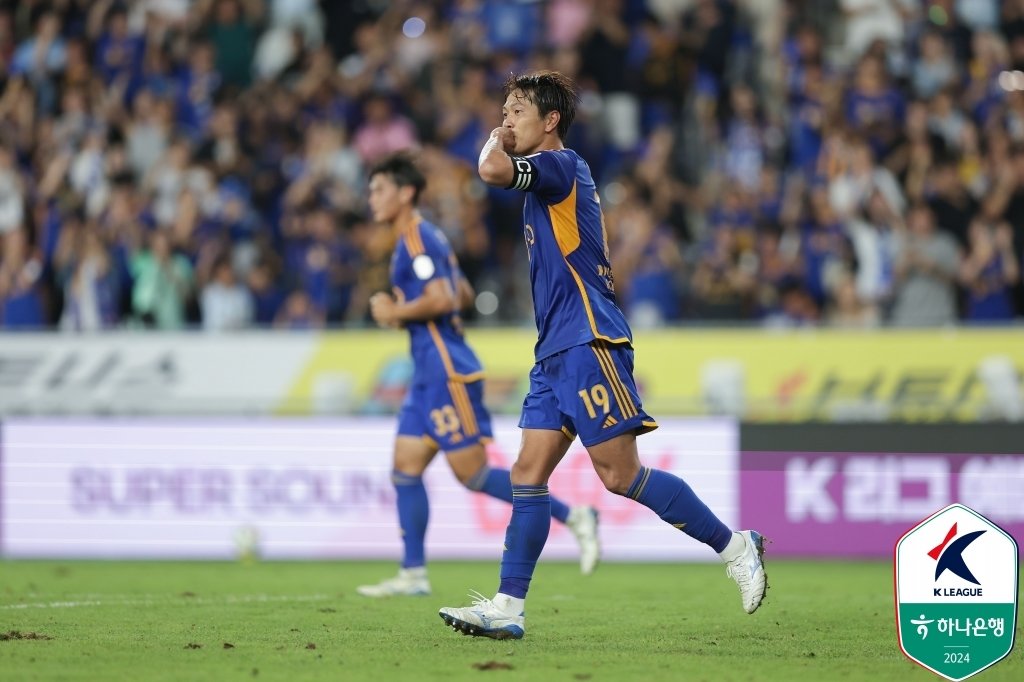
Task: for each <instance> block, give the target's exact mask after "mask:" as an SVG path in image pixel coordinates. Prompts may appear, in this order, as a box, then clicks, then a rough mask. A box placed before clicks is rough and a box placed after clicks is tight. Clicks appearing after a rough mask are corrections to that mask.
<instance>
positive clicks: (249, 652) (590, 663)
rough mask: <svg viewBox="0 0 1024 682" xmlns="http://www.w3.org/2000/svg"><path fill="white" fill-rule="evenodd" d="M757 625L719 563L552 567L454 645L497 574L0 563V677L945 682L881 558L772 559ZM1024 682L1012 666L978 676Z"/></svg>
mask: <svg viewBox="0 0 1024 682" xmlns="http://www.w3.org/2000/svg"><path fill="white" fill-rule="evenodd" d="M766 566H767V568H768V576H769V582H770V584H771V586H772V589H771V590H770V591H769V593H768V599H767V601H766V602H765V604H764V606H762V607H761V609H760V610H759V611H758V612H757V613H756V614H754V615H752V616H748V615H747V614H745V613H744V612H743V610H742V608H741V607H740V600H739V595H738V593H737V591H736V588H735V586H734V585H733V583H732V581H730V580H729V579H728V578H726V577H725V575H724V569H723V568H722V566H721V565H718V564H683V565H667V564H605V565H603V566H601V567H600V568H599V569H598V571H597V572H596V573H595V574H594V575H593V576H589V577H586V578H584V577H581V576H580V575H579V573H578V569H577V567H576V566H574V565H572V564H568V563H550V562H542V563H541V564H540V566H539V567H538V570H537V575H536V576H535V580H534V586H533V589H532V590H531V592H530V599H529V601H528V603H527V619H526V638H525V639H523V640H521V641H504V642H496V641H493V640H489V639H478V638H469V637H464V636H462V635H459V634H456V633H454V632H452V631H451V630H450V629H447V628H446V627H445V626H444V623H443V622H442V621H441V619H440V618H439V617H438V616H437V609H438V607H440V606H464V605H466V604H468V603H469V599H468V597H467V596H466V592H467V591H468V590H469V589H476V590H479V591H480V592H482V593H484V594H486V595H490V594H493V591H494V588H495V587H496V586H497V561H495V562H491V563H480V562H436V563H434V564H432V565H431V572H430V578H431V582H432V585H433V589H434V594H433V595H432V596H430V597H416V598H391V599H383V600H371V599H366V598H363V597H360V596H358V595H357V594H355V592H354V589H355V587H356V585H359V584H363V583H368V582H376V581H377V580H379V579H380V578H383V577H386V576H388V575H391V574H392V573H394V571H395V566H394V565H393V564H390V563H382V562H336V563H331V562H288V563H286V562H280V563H278V562H263V563H256V564H251V565H244V564H239V563H217V562H210V563H201V562H196V563H171V562H43V561H8V562H0V633H4V634H5V635H6V637H0V679H4V680H7V679H11V680H25V681H31V680H96V679H108V680H117V679H125V680H128V679H131V680H185V679H187V680H211V681H213V680H216V681H218V682H219V681H223V680H253V679H266V680H278V679H281V680H288V681H289V682H295V681H298V680H350V679H351V680H356V679H359V680H373V681H383V680H445V681H446V682H450V681H458V680H491V679H495V680H509V681H511V680H543V681H545V682H554V681H558V680H567V681H571V680H593V681H595V682H596V681H600V680H608V681H609V682H612V681H615V682H618V681H620V680H643V681H644V682H654V681H657V680H682V679H685V680H707V681H708V682H721V681H724V680H737V681H738V680H744V681H747V680H758V681H761V680H765V681H774V680H779V681H780V682H781V681H786V682H789V681H796V682H801V681H808V682H810V681H812V680H813V681H815V682H817V681H820V680H851V681H856V680H864V681H865V682H869V681H870V682H880V681H885V680H899V681H900V682H913V680H933V679H939V678H937V677H935V676H934V675H933V674H932V673H930V672H928V671H926V670H924V669H922V668H920V667H918V666H917V665H915V664H913V663H911V662H910V661H908V660H907V659H906V658H905V657H904V656H903V654H902V653H901V652H900V650H899V646H898V645H897V640H896V634H895V618H894V615H893V597H892V567H891V564H888V563H886V562H878V563H875V562H841V563H840V562H809V561H808V562H793V561H772V560H771V558H770V555H769V557H768V563H767V564H766ZM977 679H979V680H982V681H983V682H998V681H1004V680H1005V681H1007V682H1009V681H1010V680H1014V681H1016V680H1021V679H1024V659H1022V655H1021V651H1020V650H1019V649H1016V650H1015V651H1013V652H1012V653H1011V654H1010V657H1008V658H1007V659H1004V660H1003V661H1002V662H1000V663H998V664H997V665H996V666H994V667H993V668H990V669H989V670H987V671H985V672H983V673H981V675H980V676H979V677H978V678H977Z"/></svg>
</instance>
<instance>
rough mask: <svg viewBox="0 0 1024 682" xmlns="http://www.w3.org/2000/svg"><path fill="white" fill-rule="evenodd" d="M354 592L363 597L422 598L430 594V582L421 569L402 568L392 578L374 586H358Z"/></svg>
mask: <svg viewBox="0 0 1024 682" xmlns="http://www.w3.org/2000/svg"><path fill="white" fill-rule="evenodd" d="M356 592H358V593H359V594H361V595H363V596H364V597H423V596H427V595H429V594H430V581H429V580H427V572H426V571H425V570H424V569H422V568H420V569H415V568H402V569H399V571H398V575H396V576H395V577H394V578H387V579H386V580H382V581H380V582H379V583H377V584H376V585H360V586H359V587H357V588H356Z"/></svg>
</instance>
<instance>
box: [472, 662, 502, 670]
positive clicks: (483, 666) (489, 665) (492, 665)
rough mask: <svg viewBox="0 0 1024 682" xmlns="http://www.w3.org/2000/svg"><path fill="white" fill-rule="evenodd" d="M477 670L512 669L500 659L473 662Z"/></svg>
mask: <svg viewBox="0 0 1024 682" xmlns="http://www.w3.org/2000/svg"><path fill="white" fill-rule="evenodd" d="M473 667H474V668H476V669H477V670H512V666H511V665H509V664H508V663H502V662H501V661H487V662H486V663H474V664H473Z"/></svg>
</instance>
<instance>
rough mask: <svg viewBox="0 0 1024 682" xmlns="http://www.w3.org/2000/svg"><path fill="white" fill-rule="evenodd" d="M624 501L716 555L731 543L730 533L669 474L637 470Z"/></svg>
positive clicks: (684, 484) (680, 480)
mask: <svg viewBox="0 0 1024 682" xmlns="http://www.w3.org/2000/svg"><path fill="white" fill-rule="evenodd" d="M625 496H626V497H629V498H631V499H634V500H636V501H637V502H639V503H640V504H642V505H644V506H645V507H649V508H650V509H651V510H652V511H654V513H655V514H657V515H658V516H659V517H661V520H662V521H664V522H665V523H668V524H670V525H672V526H675V527H676V528H678V529H679V530H681V531H683V532H684V533H686V534H687V535H689V536H690V537H692V538H694V539H695V540H700V541H701V542H703V543H704V544H706V545H710V547H711V549H713V550H715V551H716V552H718V553H719V554H721V553H722V551H723V550H724V549H725V548H726V545H728V544H729V540H731V539H732V531H731V530H730V529H729V527H728V526H726V525H725V524H724V523H722V522H721V521H720V520H719V519H718V517H717V516H715V515H714V513H712V511H711V510H710V509H708V507H707V505H706V504H704V503H703V502H701V500H700V498H699V497H697V495H696V493H694V492H693V489H692V488H691V487H690V486H689V485H687V483H686V481H684V480H683V479H681V478H677V477H676V476H673V475H672V474H670V473H667V472H665V471H660V470H658V469H651V468H650V467H640V473H638V474H637V475H636V478H635V479H633V483H632V485H630V486H629V490H627V491H626V495H625Z"/></svg>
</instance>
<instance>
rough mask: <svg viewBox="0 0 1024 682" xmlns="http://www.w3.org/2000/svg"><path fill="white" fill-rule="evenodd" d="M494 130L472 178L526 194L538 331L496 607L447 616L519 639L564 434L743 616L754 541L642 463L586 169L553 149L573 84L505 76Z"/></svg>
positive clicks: (622, 335) (752, 584)
mask: <svg viewBox="0 0 1024 682" xmlns="http://www.w3.org/2000/svg"><path fill="white" fill-rule="evenodd" d="M504 95H505V103H504V106H502V109H501V111H502V125H501V126H500V127H498V128H495V129H494V130H493V131H492V132H491V135H490V138H489V139H488V140H487V143H486V144H485V145H484V148H483V150H481V152H480V160H479V171H480V177H481V178H483V180H484V181H485V182H487V183H488V184H490V185H494V186H496V187H504V188H506V189H516V190H521V191H523V192H526V193H527V194H526V203H525V206H524V209H523V213H524V218H523V219H524V226H523V230H524V232H525V236H526V244H527V247H528V252H529V257H530V282H531V285H532V290H533V305H534V311H535V317H536V322H537V331H538V339H537V345H536V347H535V355H536V364H535V365H534V367H533V370H532V371H531V372H530V391H529V394H528V395H527V396H526V400H525V401H524V402H523V411H522V417H521V419H520V422H519V425H520V426H521V427H522V428H523V438H522V445H521V448H520V451H519V457H518V459H517V460H516V462H515V464H514V465H513V466H512V520H511V521H510V522H509V525H508V530H507V532H506V535H505V549H504V553H503V555H502V559H501V583H500V586H499V587H498V593H497V595H496V596H495V597H494V598H493V599H487V598H485V597H483V596H481V595H476V599H475V600H474V602H473V605H472V606H468V607H463V608H450V607H445V608H442V609H441V610H440V616H441V618H443V619H444V621H445V623H446V624H448V625H450V626H452V628H453V629H455V630H459V631H461V632H462V633H463V634H468V635H474V636H484V637H492V638H494V639H508V638H514V639H519V638H521V637H522V636H523V634H524V632H525V619H524V604H525V600H526V592H527V589H528V588H529V586H530V580H531V578H532V577H533V571H534V568H535V567H536V565H537V559H538V557H539V556H540V553H541V550H542V549H543V548H544V543H545V542H546V541H547V536H548V520H547V519H548V515H549V510H548V508H549V505H550V501H549V500H550V497H549V495H548V486H547V482H548V478H549V477H550V476H551V473H552V471H553V470H554V468H555V466H556V465H557V464H558V462H559V460H561V459H562V457H563V456H564V455H565V453H566V451H567V450H568V448H569V444H570V443H571V441H572V439H573V437H574V435H573V434H579V436H580V440H581V441H582V442H583V445H584V446H585V447H586V448H587V452H588V453H589V454H590V459H591V461H592V462H593V464H594V469H595V470H596V471H597V473H598V475H599V476H600V477H601V480H602V482H603V483H604V485H605V487H606V488H607V489H608V490H610V491H611V492H613V493H615V494H617V495H622V496H625V497H628V498H629V499H631V500H635V501H636V502H639V503H640V504H642V505H644V506H646V507H650V508H651V509H652V510H653V511H654V512H655V513H656V514H657V515H658V516H659V517H661V518H662V519H663V520H664V521H665V522H666V523H669V524H671V525H672V526H674V527H675V528H678V529H679V530H681V531H683V532H684V533H686V534H687V535H690V536H691V537H693V538H695V539H697V540H699V541H701V542H703V543H705V544H707V545H709V546H710V547H711V548H712V549H714V550H715V551H716V552H718V554H719V555H720V556H721V557H722V559H723V560H724V561H725V562H726V573H727V574H728V575H729V576H730V577H731V578H732V579H733V580H735V581H736V583H737V585H738V586H739V589H740V597H741V598H742V602H743V608H744V609H745V610H746V612H747V613H753V612H754V611H755V610H757V607H758V606H760V605H761V601H762V600H763V599H764V595H765V590H766V588H767V579H766V577H765V572H764V566H763V564H762V560H761V557H762V554H763V553H764V538H763V537H762V536H761V535H760V534H759V533H757V532H756V531H749V530H746V531H742V532H733V531H732V530H731V529H730V528H729V527H728V526H726V525H725V524H724V523H722V521H720V520H719V519H718V518H717V517H716V516H715V515H714V514H713V513H712V512H711V510H710V509H708V507H707V506H706V505H705V504H704V503H703V502H702V501H701V500H700V498H698V497H697V495H696V494H694V492H693V490H692V489H691V488H690V486H689V485H687V484H686V482H685V481H683V480H681V479H679V478H677V477H675V476H673V475H672V474H670V473H667V472H665V471H659V470H657V469H652V468H650V467H645V466H642V465H641V464H640V460H639V457H638V455H637V447H636V437H637V435H638V434H642V433H646V432H648V431H651V430H653V429H655V428H657V424H656V423H655V422H654V420H653V419H651V417H650V416H648V415H647V413H646V412H644V410H643V407H642V406H641V404H640V398H639V396H638V395H637V390H636V385H635V383H634V381H633V344H632V337H631V333H630V329H629V326H628V325H627V324H626V319H625V317H624V316H623V314H622V311H620V310H619V308H618V306H617V305H616V303H615V290H614V286H613V280H612V272H611V266H610V263H609V260H608V237H607V234H606V232H605V228H604V223H603V219H602V216H601V206H600V203H599V199H598V196H597V191H596V188H595V186H594V180H593V178H592V177H591V174H590V168H589V167H588V166H587V164H586V163H585V162H584V161H583V159H582V158H580V156H579V155H578V154H576V152H574V151H572V150H571V149H566V148H565V147H564V146H563V141H564V140H565V136H566V133H567V132H568V130H569V126H570V125H571V124H572V120H573V117H574V115H575V113H576V104H577V101H578V96H577V94H576V92H575V88H574V86H573V84H572V82H571V81H570V80H569V79H568V78H566V77H565V76H563V75H562V74H560V73H557V72H548V71H546V72H539V73H533V74H528V75H519V76H511V77H510V78H509V80H508V81H506V83H505V88H504Z"/></svg>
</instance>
